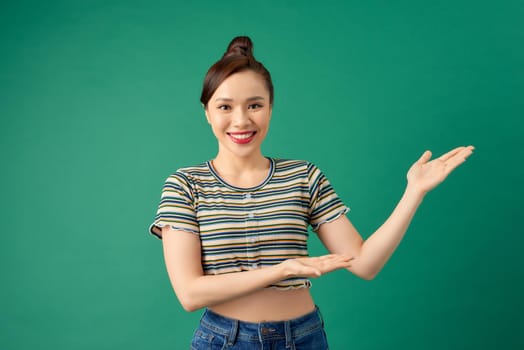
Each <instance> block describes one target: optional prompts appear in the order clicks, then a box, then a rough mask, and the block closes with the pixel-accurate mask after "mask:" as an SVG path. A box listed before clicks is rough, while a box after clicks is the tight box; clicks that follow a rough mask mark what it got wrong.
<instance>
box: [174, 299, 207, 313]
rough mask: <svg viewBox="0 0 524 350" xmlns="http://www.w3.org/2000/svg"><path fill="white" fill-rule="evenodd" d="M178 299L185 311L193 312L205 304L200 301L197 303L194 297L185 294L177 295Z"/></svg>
mask: <svg viewBox="0 0 524 350" xmlns="http://www.w3.org/2000/svg"><path fill="white" fill-rule="evenodd" d="M178 301H179V302H180V305H182V308H183V309H184V310H186V311H187V312H193V311H197V310H198V309H201V308H203V307H204V306H205V305H203V304H202V303H199V302H198V301H197V300H195V298H193V297H191V296H189V295H185V296H181V295H179V296H178Z"/></svg>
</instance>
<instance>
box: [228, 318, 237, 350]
mask: <svg viewBox="0 0 524 350" xmlns="http://www.w3.org/2000/svg"><path fill="white" fill-rule="evenodd" d="M237 333H238V320H233V322H232V325H231V330H230V332H229V336H228V337H227V345H229V346H233V344H235V340H236V338H237Z"/></svg>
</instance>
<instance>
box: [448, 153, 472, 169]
mask: <svg viewBox="0 0 524 350" xmlns="http://www.w3.org/2000/svg"><path fill="white" fill-rule="evenodd" d="M472 154H473V148H470V147H467V148H464V149H463V150H461V151H460V152H458V153H457V154H455V155H454V156H452V157H451V158H449V159H448V160H447V161H446V163H445V165H446V173H447V174H449V173H451V172H452V171H453V170H455V168H457V167H458V166H459V165H460V164H462V163H464V162H465V161H466V158H468V157H469V156H470V155H472Z"/></svg>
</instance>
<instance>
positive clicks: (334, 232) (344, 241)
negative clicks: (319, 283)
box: [317, 146, 474, 280]
mask: <svg viewBox="0 0 524 350" xmlns="http://www.w3.org/2000/svg"><path fill="white" fill-rule="evenodd" d="M473 149H474V147H473V146H468V147H457V148H455V149H453V150H451V151H450V152H448V153H446V154H444V155H442V156H440V157H439V158H436V159H433V160H431V161H429V160H430V158H431V152H430V151H426V152H424V154H423V155H422V157H420V159H419V160H417V161H416V162H415V163H414V164H413V165H412V166H411V168H410V169H409V171H408V174H407V180H408V184H407V186H406V189H405V191H404V194H403V195H402V198H401V199H400V201H399V203H398V204H397V206H396V207H395V209H394V210H393V212H392V213H391V215H390V216H389V218H388V219H387V220H386V221H385V222H384V223H383V224H382V225H381V226H380V227H379V228H378V229H377V230H376V231H375V232H374V233H373V234H372V235H371V236H369V238H368V239H367V240H365V241H364V240H363V239H362V237H361V236H360V234H359V233H358V231H357V230H356V229H355V227H354V226H353V225H352V224H351V222H350V221H349V219H348V218H347V217H346V216H345V215H343V216H341V217H339V218H338V219H336V220H334V221H332V222H328V223H324V224H322V225H320V227H319V228H318V230H317V233H318V235H319V238H320V240H321V241H322V243H323V244H324V245H325V246H326V248H327V249H328V250H329V251H330V252H331V253H335V254H346V255H348V256H352V257H355V259H354V260H353V263H352V264H351V267H349V268H348V270H349V271H351V272H352V273H354V274H355V275H357V276H359V277H361V278H363V279H367V280H371V279H373V278H374V277H375V276H376V275H377V274H378V273H379V272H380V270H381V269H382V268H383V267H384V265H385V264H386V262H387V261H388V260H389V258H390V257H391V255H392V254H393V252H394V251H395V249H396V248H397V246H398V245H399V243H400V241H401V240H402V237H404V234H405V233H406V230H407V229H408V227H409V224H410V223H411V220H412V219H413V216H414V215H415V212H416V211H417V208H418V207H419V205H420V203H422V200H423V199H424V196H425V195H426V194H427V193H428V192H429V191H431V190H432V189H433V188H435V187H436V186H437V185H438V184H440V183H441V182H442V181H444V179H446V177H447V176H448V175H449V174H450V173H451V172H452V171H453V170H454V169H455V168H456V167H458V166H459V165H460V164H462V163H463V162H464V161H465V160H466V158H468V157H469V156H470V155H471V154H472V153H473Z"/></svg>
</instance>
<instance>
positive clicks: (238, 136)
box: [231, 132, 254, 140]
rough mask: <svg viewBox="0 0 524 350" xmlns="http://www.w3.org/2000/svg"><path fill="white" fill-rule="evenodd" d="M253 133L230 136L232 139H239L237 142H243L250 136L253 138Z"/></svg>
mask: <svg viewBox="0 0 524 350" xmlns="http://www.w3.org/2000/svg"><path fill="white" fill-rule="evenodd" d="M253 134H254V133H252V132H250V133H248V134H235V135H231V136H232V137H234V138H235V139H239V140H245V139H247V138H249V137H251V136H253Z"/></svg>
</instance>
